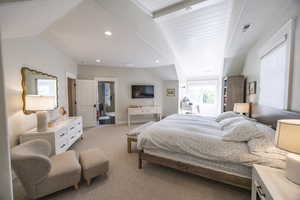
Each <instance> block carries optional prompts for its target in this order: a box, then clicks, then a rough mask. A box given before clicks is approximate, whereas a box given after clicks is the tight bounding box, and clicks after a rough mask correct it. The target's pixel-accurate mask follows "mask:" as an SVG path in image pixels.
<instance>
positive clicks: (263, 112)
mask: <svg viewBox="0 0 300 200" xmlns="http://www.w3.org/2000/svg"><path fill="white" fill-rule="evenodd" d="M251 113H252V115H251V117H252V118H254V119H256V120H257V121H258V122H261V123H263V124H266V125H269V126H272V128H274V129H275V128H276V124H277V121H278V120H280V119H300V113H297V112H291V111H283V110H278V109H274V108H270V107H266V106H261V105H257V104H254V105H252V110H251ZM143 160H144V161H147V162H150V163H154V164H158V165H161V166H164V167H170V168H173V169H176V170H179V171H183V172H187V173H190V174H194V175H197V176H201V177H204V178H208V179H211V180H215V181H218V182H222V183H226V184H229V185H233V186H236V187H239V188H243V189H247V190H251V178H245V177H242V176H238V175H233V174H230V173H226V172H220V171H215V170H212V169H209V168H204V167H199V166H194V165H191V164H187V163H184V162H180V161H176V160H171V159H166V158H162V157H159V156H154V155H151V154H147V153H145V152H144V151H139V159H138V167H139V169H142V168H143Z"/></svg>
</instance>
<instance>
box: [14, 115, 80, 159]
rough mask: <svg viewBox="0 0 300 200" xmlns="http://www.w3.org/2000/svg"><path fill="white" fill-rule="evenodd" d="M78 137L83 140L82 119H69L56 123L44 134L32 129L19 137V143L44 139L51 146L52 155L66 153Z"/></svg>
mask: <svg viewBox="0 0 300 200" xmlns="http://www.w3.org/2000/svg"><path fill="white" fill-rule="evenodd" d="M80 137H81V138H83V130H82V118H81V117H70V118H68V119H66V120H61V121H58V122H56V123H55V126H53V127H51V128H48V129H47V130H46V131H44V132H39V131H37V129H32V130H30V131H28V132H26V133H24V134H22V135H20V143H24V142H27V141H29V140H34V139H44V140H47V141H48V142H49V143H50V144H51V149H52V154H58V153H62V152H65V151H67V150H68V149H69V148H70V147H71V146H72V144H74V143H75V142H76V141H77V140H78V139H79V138H80Z"/></svg>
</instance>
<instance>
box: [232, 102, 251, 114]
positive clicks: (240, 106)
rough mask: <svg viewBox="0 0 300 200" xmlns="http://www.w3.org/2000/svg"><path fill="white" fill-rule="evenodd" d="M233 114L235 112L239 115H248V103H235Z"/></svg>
mask: <svg viewBox="0 0 300 200" xmlns="http://www.w3.org/2000/svg"><path fill="white" fill-rule="evenodd" d="M233 112H237V113H240V114H249V113H250V103H235V104H234V107H233Z"/></svg>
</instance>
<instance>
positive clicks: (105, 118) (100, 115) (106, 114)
mask: <svg viewBox="0 0 300 200" xmlns="http://www.w3.org/2000/svg"><path fill="white" fill-rule="evenodd" d="M97 90H98V99H97V100H98V106H97V122H98V125H100V126H101V125H112V124H115V123H116V109H115V107H116V106H115V104H116V102H115V99H116V98H115V92H116V91H115V82H114V81H100V80H98V83H97Z"/></svg>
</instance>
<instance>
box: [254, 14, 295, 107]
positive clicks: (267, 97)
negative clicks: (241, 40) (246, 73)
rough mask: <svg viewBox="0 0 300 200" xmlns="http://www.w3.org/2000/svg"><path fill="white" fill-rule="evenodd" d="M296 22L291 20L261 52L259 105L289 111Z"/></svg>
mask: <svg viewBox="0 0 300 200" xmlns="http://www.w3.org/2000/svg"><path fill="white" fill-rule="evenodd" d="M294 32H295V20H293V19H291V20H289V21H288V22H287V23H286V24H285V25H284V26H283V27H282V28H281V29H280V30H279V31H278V32H277V33H276V34H274V36H273V37H272V38H270V40H268V41H267V43H266V44H265V45H264V46H263V48H262V50H261V60H260V61H261V62H260V64H261V66H260V79H259V89H260V92H259V101H258V102H259V104H261V105H265V106H269V107H274V108H278V109H285V110H286V109H289V106H290V105H289V96H290V95H289V90H290V89H289V86H290V82H291V80H290V71H291V68H292V63H293V62H292V61H293V58H292V55H293V44H294Z"/></svg>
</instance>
